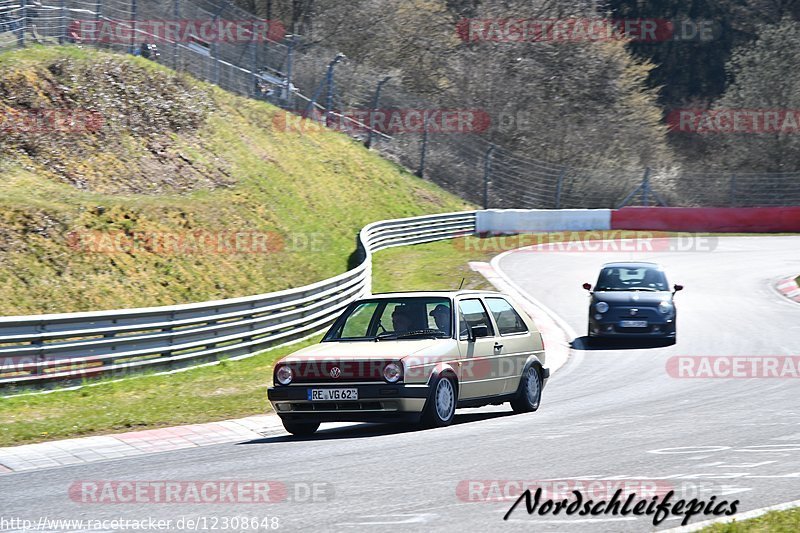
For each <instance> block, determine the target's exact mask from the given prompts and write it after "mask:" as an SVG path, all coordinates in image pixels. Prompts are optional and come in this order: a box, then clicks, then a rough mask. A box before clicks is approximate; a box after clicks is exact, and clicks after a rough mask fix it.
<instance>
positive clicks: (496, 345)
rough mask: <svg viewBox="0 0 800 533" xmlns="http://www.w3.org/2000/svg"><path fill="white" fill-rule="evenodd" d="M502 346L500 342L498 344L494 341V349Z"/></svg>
mask: <svg viewBox="0 0 800 533" xmlns="http://www.w3.org/2000/svg"><path fill="white" fill-rule="evenodd" d="M502 348H503V345H502V344H500V343H499V342H496V343H494V349H495V350H500V349H502Z"/></svg>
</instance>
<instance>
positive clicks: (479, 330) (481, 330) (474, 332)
mask: <svg viewBox="0 0 800 533" xmlns="http://www.w3.org/2000/svg"><path fill="white" fill-rule="evenodd" d="M488 336H489V327H488V326H472V327H471V328H469V340H470V341H474V340H475V339H480V338H482V337H488Z"/></svg>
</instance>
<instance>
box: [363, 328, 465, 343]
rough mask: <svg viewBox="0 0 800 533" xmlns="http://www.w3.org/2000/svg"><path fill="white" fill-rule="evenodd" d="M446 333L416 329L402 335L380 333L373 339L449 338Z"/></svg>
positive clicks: (436, 330)
mask: <svg viewBox="0 0 800 533" xmlns="http://www.w3.org/2000/svg"><path fill="white" fill-rule="evenodd" d="M449 336H450V335H448V334H447V333H445V332H444V331H441V330H438V329H418V330H415V331H405V332H403V333H396V332H392V333H381V334H380V335H377V336H376V337H375V340H376V341H382V340H386V339H410V338H412V337H442V338H444V337H449Z"/></svg>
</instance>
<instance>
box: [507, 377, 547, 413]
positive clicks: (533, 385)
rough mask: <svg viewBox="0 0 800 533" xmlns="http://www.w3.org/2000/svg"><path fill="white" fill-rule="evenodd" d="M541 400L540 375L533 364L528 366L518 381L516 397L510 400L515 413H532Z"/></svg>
mask: <svg viewBox="0 0 800 533" xmlns="http://www.w3.org/2000/svg"><path fill="white" fill-rule="evenodd" d="M541 401H542V377H541V375H540V374H539V370H538V369H537V368H536V367H535V366H530V367H528V370H526V371H525V373H524V374H522V377H521V378H520V382H519V391H518V392H517V397H516V398H514V399H513V400H511V408H512V409H513V410H514V412H515V413H532V412H533V411H536V410H537V409H539V404H540V403H541Z"/></svg>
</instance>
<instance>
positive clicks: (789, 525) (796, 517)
mask: <svg viewBox="0 0 800 533" xmlns="http://www.w3.org/2000/svg"><path fill="white" fill-rule="evenodd" d="M797 531H800V509H791V510H789V511H772V512H769V513H767V514H765V515H763V516H759V517H758V518H751V519H750V520H743V521H741V522H738V521H736V522H731V523H729V524H715V525H713V526H709V527H706V528H703V529H702V530H701V532H702V533H796V532H797Z"/></svg>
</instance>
